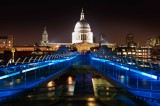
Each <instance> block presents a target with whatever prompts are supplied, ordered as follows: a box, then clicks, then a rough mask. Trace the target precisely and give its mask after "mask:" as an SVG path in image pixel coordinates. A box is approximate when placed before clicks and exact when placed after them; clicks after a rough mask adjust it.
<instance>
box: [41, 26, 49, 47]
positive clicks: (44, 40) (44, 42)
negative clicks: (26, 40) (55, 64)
mask: <svg viewBox="0 0 160 106" xmlns="http://www.w3.org/2000/svg"><path fill="white" fill-rule="evenodd" d="M48 42H49V41H48V33H47V30H46V27H44V31H43V34H42V41H41V46H47V45H48Z"/></svg>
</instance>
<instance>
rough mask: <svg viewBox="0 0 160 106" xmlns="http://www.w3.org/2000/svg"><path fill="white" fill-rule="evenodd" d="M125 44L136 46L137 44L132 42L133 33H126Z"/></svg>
mask: <svg viewBox="0 0 160 106" xmlns="http://www.w3.org/2000/svg"><path fill="white" fill-rule="evenodd" d="M126 45H127V47H136V46H137V44H136V43H135V42H134V35H133V34H131V33H130V34H128V35H127V36H126Z"/></svg>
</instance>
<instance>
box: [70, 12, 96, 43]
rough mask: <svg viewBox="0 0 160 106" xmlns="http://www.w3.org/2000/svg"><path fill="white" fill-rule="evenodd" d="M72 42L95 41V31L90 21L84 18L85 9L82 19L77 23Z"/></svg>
mask: <svg viewBox="0 0 160 106" xmlns="http://www.w3.org/2000/svg"><path fill="white" fill-rule="evenodd" d="M72 43H93V33H92V32H91V28H90V25H89V23H88V22H87V21H86V20H85V18H84V13H83V9H82V12H81V15H80V21H78V22H77V23H76V25H75V28H74V32H73V33H72Z"/></svg>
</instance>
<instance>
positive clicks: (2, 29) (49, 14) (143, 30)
mask: <svg viewBox="0 0 160 106" xmlns="http://www.w3.org/2000/svg"><path fill="white" fill-rule="evenodd" d="M95 3H96V4H95ZM82 7H83V8H84V14H85V18H86V20H87V22H89V24H90V26H91V30H92V32H93V36H94V37H98V35H99V34H100V33H103V34H104V38H105V41H106V42H109V43H117V44H119V45H120V44H125V36H126V35H127V34H128V33H133V34H134V36H135V41H136V42H140V45H145V44H146V42H147V37H148V36H158V35H159V29H160V22H159V18H160V15H159V14H158V12H159V10H158V4H156V3H150V2H147V1H142V2H140V3H137V2H127V3H126V2H122V3H120V2H118V3H116V2H109V1H108V2H105V1H100V2H98V1H90V0H88V1H86V2H84V1H78V2H77V3H76V2H72V3H69V2H64V1H59V2H53V1H46V2H42V1H39V2H38V1H37V2H30V1H28V2H26V3H20V2H18V1H15V2H10V3H6V2H3V3H1V7H0V12H1V16H0V23H1V25H0V35H14V36H15V44H16V45H24V44H28V45H33V44H35V43H36V42H37V43H40V40H41V39H42V33H43V29H44V27H47V32H48V35H49V41H50V42H52V43H58V42H60V43H66V42H68V43H70V42H71V37H72V36H71V35H72V32H73V30H74V27H75V24H76V23H77V22H78V21H79V19H80V12H81V8H82Z"/></svg>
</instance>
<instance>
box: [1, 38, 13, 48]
mask: <svg viewBox="0 0 160 106" xmlns="http://www.w3.org/2000/svg"><path fill="white" fill-rule="evenodd" d="M13 44H14V38H13V35H8V36H0V48H1V49H10V48H12V46H13Z"/></svg>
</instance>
